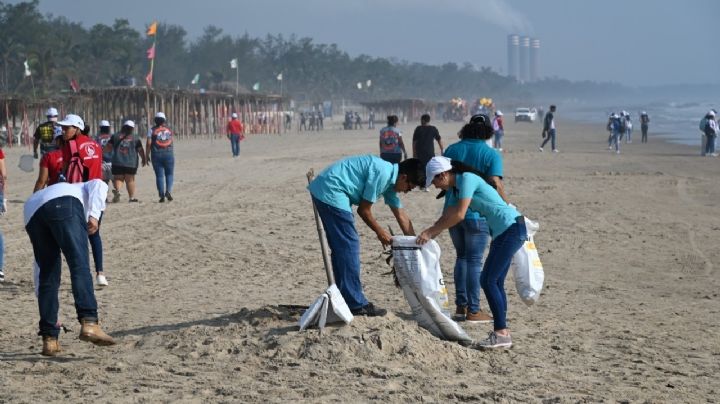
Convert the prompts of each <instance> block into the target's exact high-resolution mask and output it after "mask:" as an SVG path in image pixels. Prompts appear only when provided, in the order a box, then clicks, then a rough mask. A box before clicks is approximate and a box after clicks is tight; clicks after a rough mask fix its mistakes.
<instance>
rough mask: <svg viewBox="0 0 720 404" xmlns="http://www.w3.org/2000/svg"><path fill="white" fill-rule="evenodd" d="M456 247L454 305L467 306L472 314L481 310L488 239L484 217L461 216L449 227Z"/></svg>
mask: <svg viewBox="0 0 720 404" xmlns="http://www.w3.org/2000/svg"><path fill="white" fill-rule="evenodd" d="M449 232H450V238H451V239H452V243H453V246H455V254H456V258H455V271H454V275H455V305H456V306H466V307H467V308H468V311H469V312H471V313H477V312H478V311H480V273H481V272H482V259H483V253H484V252H485V247H486V246H487V242H488V235H489V231H488V226H487V221H486V220H485V219H464V220H463V221H462V222H460V223H458V224H456V225H455V226H453V227H451V228H450V230H449Z"/></svg>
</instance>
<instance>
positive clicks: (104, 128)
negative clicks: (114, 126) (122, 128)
mask: <svg viewBox="0 0 720 404" xmlns="http://www.w3.org/2000/svg"><path fill="white" fill-rule="evenodd" d="M100 133H103V134H105V133H110V127H109V126H101V127H100Z"/></svg>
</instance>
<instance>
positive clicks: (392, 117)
mask: <svg viewBox="0 0 720 404" xmlns="http://www.w3.org/2000/svg"><path fill="white" fill-rule="evenodd" d="M387 123H388V126H395V124H396V123H398V117H397V115H388V117H387Z"/></svg>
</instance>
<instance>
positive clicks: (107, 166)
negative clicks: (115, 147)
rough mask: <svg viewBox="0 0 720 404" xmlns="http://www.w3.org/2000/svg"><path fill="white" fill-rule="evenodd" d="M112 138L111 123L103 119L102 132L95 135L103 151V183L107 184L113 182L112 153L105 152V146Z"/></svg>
mask: <svg viewBox="0 0 720 404" xmlns="http://www.w3.org/2000/svg"><path fill="white" fill-rule="evenodd" d="M111 137H112V133H110V122H109V121H107V120H104V119H103V120H102V121H100V130H99V131H98V133H97V135H95V142H97V144H98V145H100V148H101V149H102V151H103V158H102V170H103V181H105V183H106V184H108V183H110V180H112V153H111V152H108V151H105V146H106V145H107V144H108V142H109V141H110V138H111Z"/></svg>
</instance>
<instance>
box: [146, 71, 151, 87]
mask: <svg viewBox="0 0 720 404" xmlns="http://www.w3.org/2000/svg"><path fill="white" fill-rule="evenodd" d="M152 80H153V74H152V72H150V73H148V74H147V76H145V82H146V83H147V85H148V87H152Z"/></svg>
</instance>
